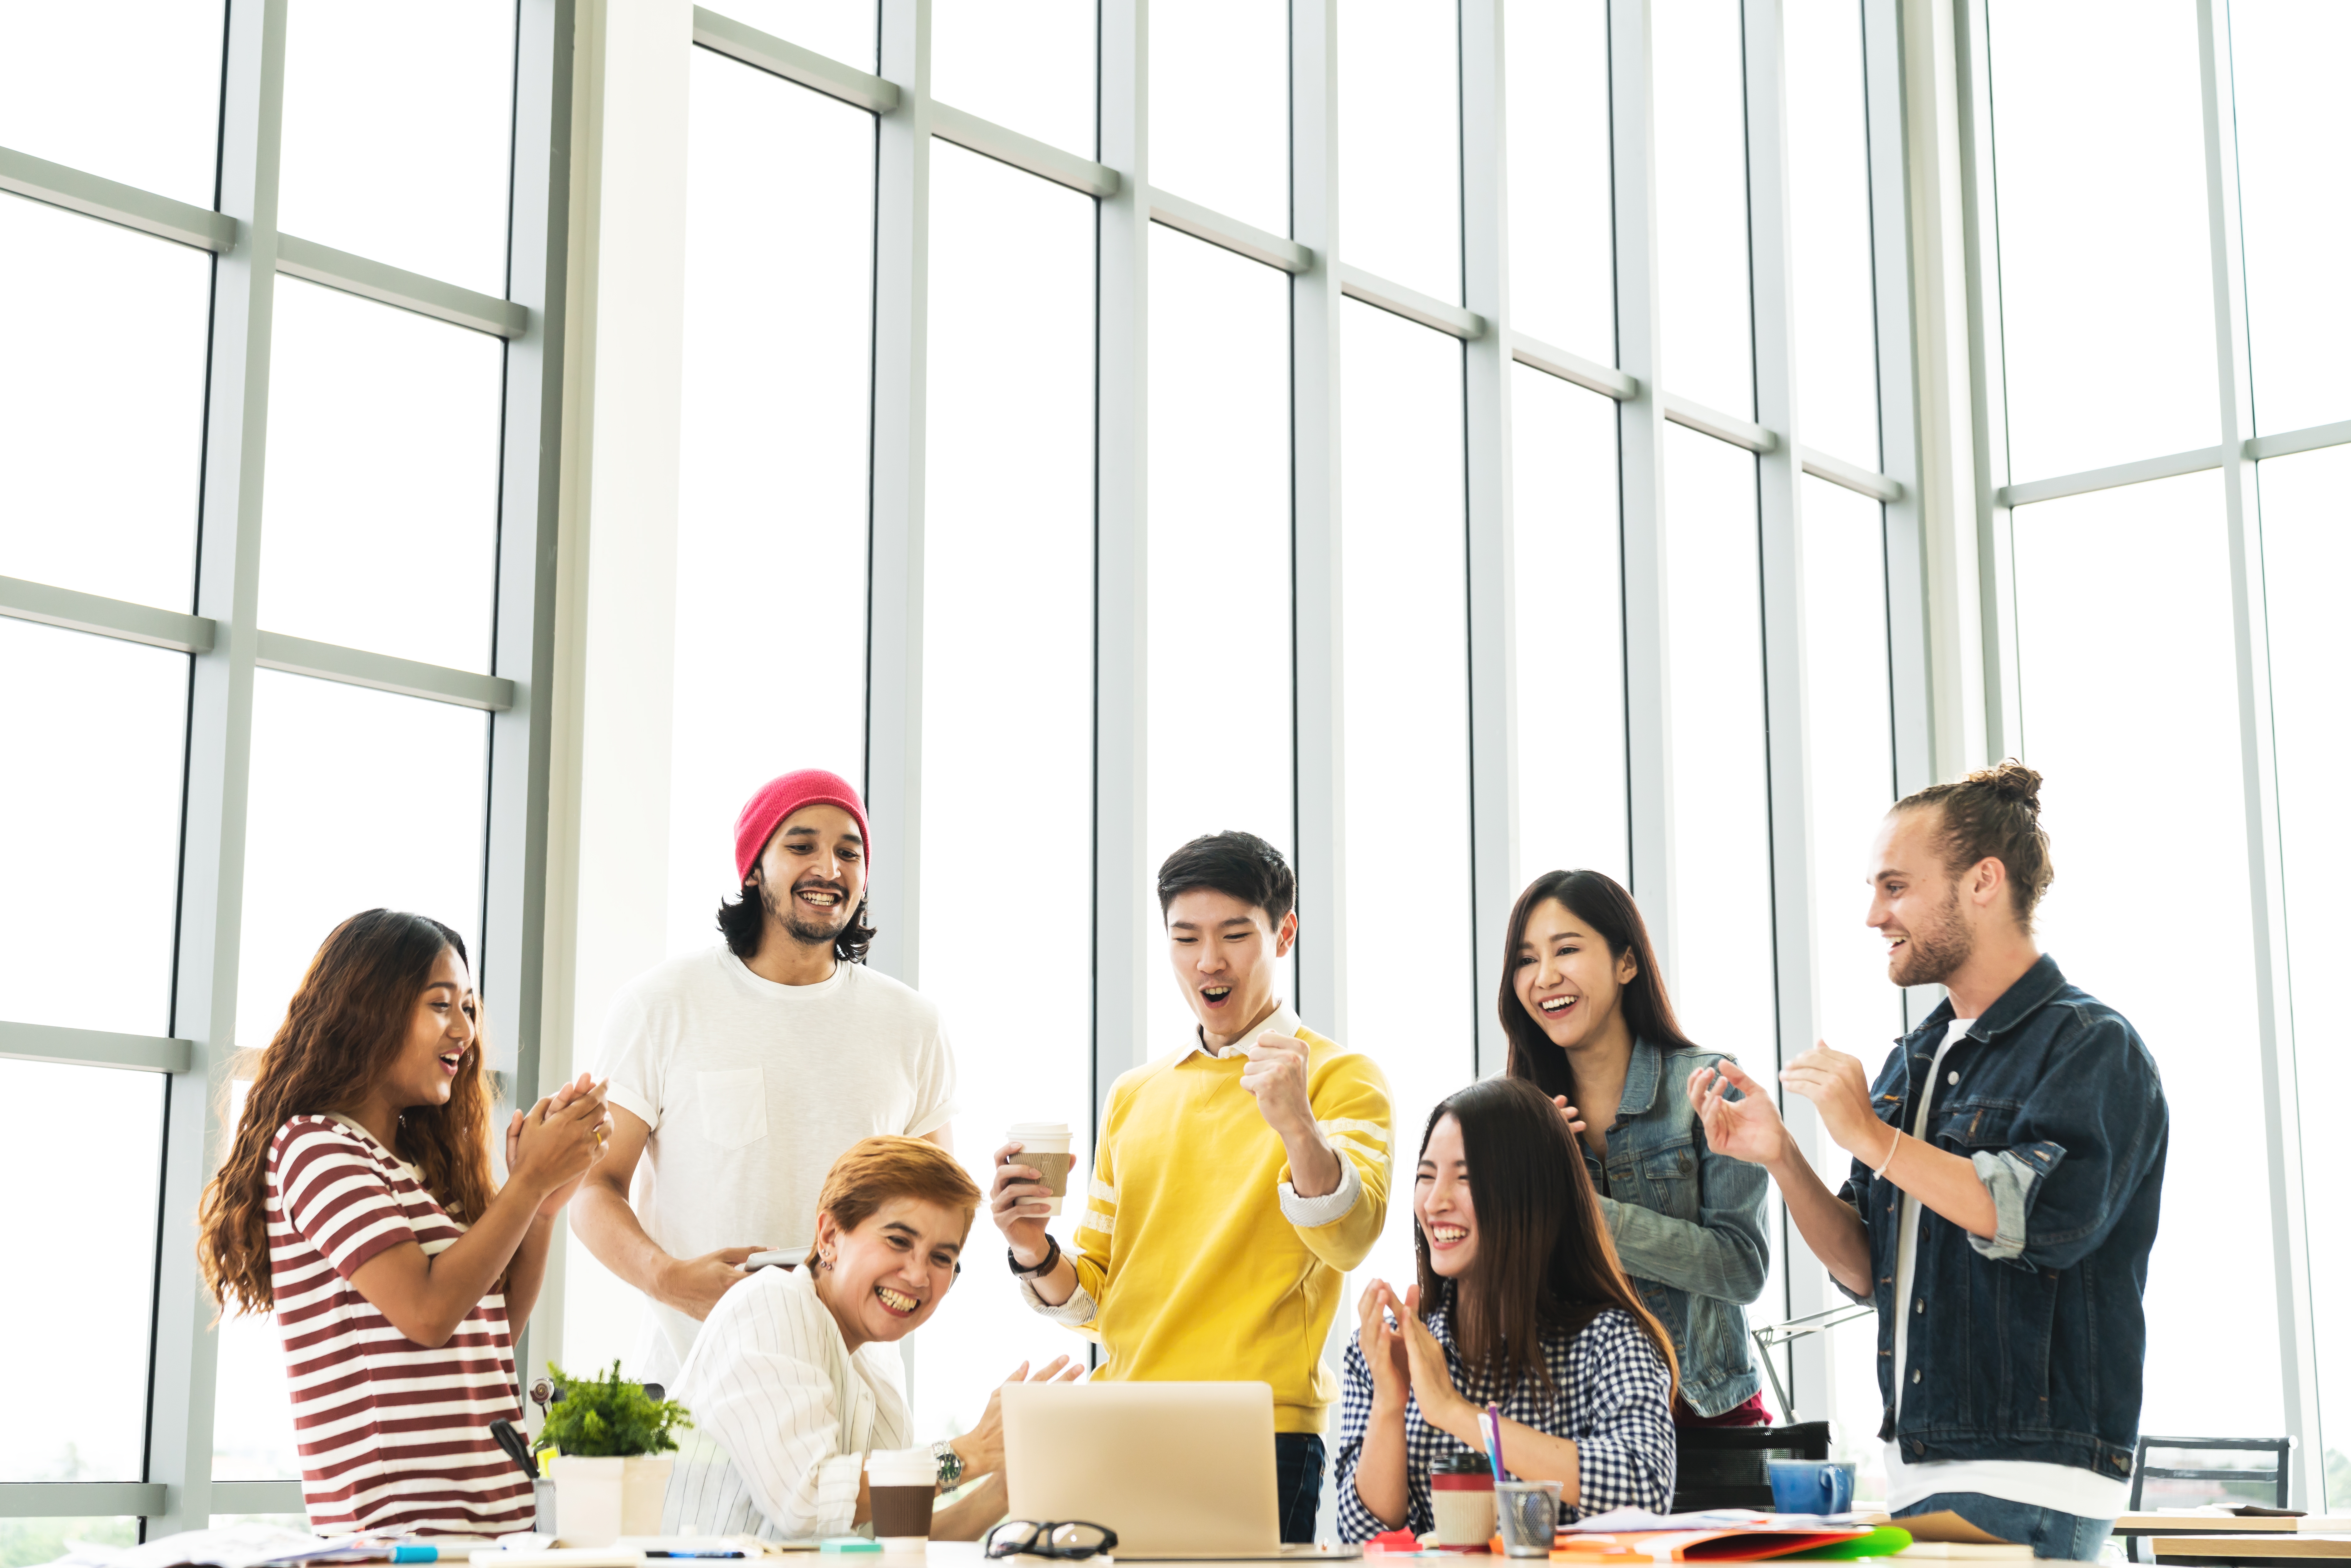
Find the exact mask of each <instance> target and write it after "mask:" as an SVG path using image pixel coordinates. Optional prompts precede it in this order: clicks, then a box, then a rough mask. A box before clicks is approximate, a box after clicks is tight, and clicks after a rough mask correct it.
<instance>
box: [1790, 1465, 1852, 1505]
mask: <svg viewBox="0 0 2351 1568" xmlns="http://www.w3.org/2000/svg"><path fill="white" fill-rule="evenodd" d="M1853 1477H1854V1467H1853V1465H1852V1463H1851V1462H1850V1461H1845V1460H1838V1459H1773V1460H1772V1461H1771V1507H1772V1508H1773V1509H1774V1510H1775V1511H1778V1512H1781V1513H1845V1512H1848V1511H1851V1510H1852V1508H1853Z"/></svg>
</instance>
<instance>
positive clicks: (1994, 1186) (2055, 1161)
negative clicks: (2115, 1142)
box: [1967, 1143, 2065, 1263]
mask: <svg viewBox="0 0 2351 1568" xmlns="http://www.w3.org/2000/svg"><path fill="white" fill-rule="evenodd" d="M2064 1158H2065V1151H2064V1149H2062V1148H2060V1147H2058V1146H2057V1145H2055V1144H2049V1143H2041V1144H2026V1145H2023V1146H2022V1148H2015V1149H2002V1150H2001V1151H1999V1152H1998V1153H1997V1154H1995V1153H1993V1152H1992V1151H1991V1150H1989V1149H1979V1150H1977V1151H1976V1153H1975V1156H1974V1165H1975V1167H1976V1179H1977V1180H1979V1181H1980V1182H1982V1183H1983V1184H1984V1190H1985V1191H1987V1192H1989V1193H1991V1202H1992V1208H1993V1211H1994V1214H1995V1216H1996V1223H1995V1226H1994V1231H1995V1234H1994V1235H1993V1237H1992V1239H1991V1240H1989V1241H1987V1240H1985V1239H1983V1238H1982V1237H1980V1236H1978V1235H1976V1234H1975V1233H1974V1232H1973V1231H1970V1232H1968V1233H1967V1237H1968V1245H1969V1246H1970V1247H1972V1248H1974V1249H1976V1251H1977V1252H1978V1253H1979V1254H1980V1255H1981V1256H1983V1257H1986V1258H1989V1259H1991V1260H1993V1261H1994V1262H1996V1263H2012V1262H2015V1261H2017V1260H2019V1259H2021V1258H2022V1257H2023V1256H2024V1243H2025V1229H2024V1225H2025V1219H2026V1217H2027V1216H2029V1215H2031V1214H2032V1200H2033V1198H2034V1197H2037V1196H2038V1195H2039V1193H2040V1191H2041V1184H2042V1183H2043V1181H2045V1180H2047V1179H2048V1176H2049V1174H2050V1173H2051V1172H2052V1171H2053V1170H2055V1169H2056V1168H2057V1166H2058V1165H2059V1164H2060V1163H2061V1162H2063V1161H2064Z"/></svg>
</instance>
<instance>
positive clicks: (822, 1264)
mask: <svg viewBox="0 0 2351 1568" xmlns="http://www.w3.org/2000/svg"><path fill="white" fill-rule="evenodd" d="M817 1266H818V1267H819V1268H820V1269H822V1270H824V1271H825V1272H826V1273H828V1274H830V1273H831V1272H832V1254H831V1253H830V1252H825V1253H821V1254H820V1255H819V1256H818V1258H817Z"/></svg>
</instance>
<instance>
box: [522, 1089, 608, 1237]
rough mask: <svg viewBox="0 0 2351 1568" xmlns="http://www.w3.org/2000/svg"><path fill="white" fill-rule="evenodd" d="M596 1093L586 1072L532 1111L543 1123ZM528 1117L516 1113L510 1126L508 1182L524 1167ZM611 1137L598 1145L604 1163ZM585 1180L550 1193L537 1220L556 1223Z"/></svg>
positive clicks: (599, 1154)
mask: <svg viewBox="0 0 2351 1568" xmlns="http://www.w3.org/2000/svg"><path fill="white" fill-rule="evenodd" d="M594 1092H596V1083H595V1080H594V1079H592V1078H591V1077H590V1076H589V1075H588V1074H587V1073H585V1072H583V1073H581V1074H580V1076H579V1077H577V1078H575V1079H573V1080H572V1081H571V1082H569V1083H565V1084H562V1085H559V1087H558V1088H557V1089H556V1091H555V1092H554V1093H553V1094H551V1095H549V1096H548V1097H547V1098H546V1099H543V1100H541V1101H540V1102H539V1103H538V1105H536V1106H534V1107H533V1109H534V1110H536V1111H538V1113H540V1116H541V1120H544V1119H545V1113H547V1112H549V1111H560V1110H562V1109H563V1108H564V1107H565V1106H567V1105H569V1104H570V1103H572V1102H573V1101H575V1100H577V1099H579V1098H580V1096H581V1095H582V1094H590V1093H594ZM527 1115H528V1113H526V1112H524V1111H522V1110H519V1109H517V1111H516V1112H515V1113H514V1117H513V1119H512V1120H511V1121H509V1122H508V1123H507V1177H508V1178H509V1179H511V1178H512V1177H513V1176H514V1172H515V1167H516V1166H518V1165H520V1164H521V1163H522V1128H523V1122H524V1119H525V1117H526V1116H527ZM606 1120H607V1124H608V1125H609V1123H610V1116H609V1114H608V1115H607V1118H606ZM610 1136H611V1134H610V1133H609V1132H608V1133H607V1134H606V1136H605V1137H604V1138H601V1139H599V1140H598V1141H597V1145H596V1158H597V1159H600V1160H601V1159H602V1158H603V1157H604V1146H605V1144H606V1143H607V1142H608V1141H609V1140H610ZM590 1164H591V1165H592V1164H593V1162H592V1161H591V1162H590ZM586 1177H587V1173H586V1172H584V1171H583V1172H581V1173H580V1177H579V1178H577V1179H575V1180H573V1181H571V1182H569V1184H567V1185H565V1186H559V1187H557V1188H556V1189H555V1190H554V1191H553V1192H551V1193H549V1194H548V1195H547V1197H546V1198H545V1199H544V1200H543V1201H542V1202H541V1203H540V1204H539V1206H538V1214H537V1216H536V1218H540V1219H553V1218H555V1217H556V1216H557V1215H558V1214H559V1213H561V1212H562V1211H563V1206H564V1205H565V1204H567V1203H569V1202H570V1201H571V1197H572V1194H574V1193H576V1192H578V1191H579V1190H580V1181H583V1180H585V1179H586Z"/></svg>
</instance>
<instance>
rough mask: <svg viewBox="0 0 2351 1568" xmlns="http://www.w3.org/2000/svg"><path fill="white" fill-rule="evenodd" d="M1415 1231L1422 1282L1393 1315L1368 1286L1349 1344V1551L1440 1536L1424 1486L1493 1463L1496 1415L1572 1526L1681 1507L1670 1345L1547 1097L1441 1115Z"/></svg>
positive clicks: (1533, 1095) (1479, 1097)
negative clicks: (1437, 1473) (1494, 1412)
mask: <svg viewBox="0 0 2351 1568" xmlns="http://www.w3.org/2000/svg"><path fill="white" fill-rule="evenodd" d="M1473 1184H1474V1186H1475V1189H1476V1194H1477V1197H1476V1200H1475V1201H1474V1202H1473V1201H1472V1199H1471V1196H1470V1195H1471V1190H1472V1186H1473ZM1413 1219H1414V1222H1415V1224H1414V1237H1413V1244H1414V1248H1415V1249H1416V1251H1417V1253H1418V1254H1419V1259H1420V1281H1419V1283H1418V1284H1417V1285H1415V1286H1414V1287H1412V1288H1411V1289H1410V1290H1408V1291H1405V1297H1404V1300H1403V1301H1398V1300H1397V1299H1396V1295H1395V1291H1394V1290H1393V1289H1392V1288H1390V1286H1389V1285H1388V1284H1387V1282H1386V1281H1381V1280H1374V1281H1372V1284H1371V1287H1370V1288H1369V1289H1368V1290H1366V1291H1364V1296H1363V1301H1362V1302H1361V1304H1360V1307H1359V1309H1358V1313H1359V1320H1360V1326H1359V1327H1358V1328H1357V1330H1356V1333H1355V1339H1354V1343H1353V1344H1351V1345H1349V1346H1348V1347H1347V1364H1346V1385H1347V1386H1346V1400H1345V1405H1344V1406H1343V1413H1342V1415H1341V1417H1340V1427H1339V1455H1338V1480H1339V1534H1340V1537H1341V1539H1343V1540H1346V1541H1366V1540H1369V1539H1370V1538H1371V1537H1373V1536H1374V1535H1376V1534H1378V1533H1380V1532H1381V1531H1385V1530H1396V1529H1405V1530H1410V1531H1413V1532H1414V1533H1416V1534H1419V1533H1424V1532H1426V1531H1429V1530H1432V1529H1434V1528H1435V1522H1436V1521H1435V1519H1434V1516H1433V1515H1432V1513H1431V1512H1430V1508H1429V1500H1428V1477H1429V1472H1430V1471H1431V1470H1432V1469H1435V1468H1436V1467H1437V1465H1438V1464H1440V1463H1442V1462H1443V1461H1444V1460H1445V1459H1447V1458H1450V1457H1451V1456H1453V1455H1455V1454H1458V1453H1460V1452H1462V1451H1463V1450H1465V1449H1467V1450H1469V1451H1472V1452H1477V1453H1483V1452H1484V1449H1485V1437H1484V1436H1483V1434H1482V1432H1481V1431H1480V1430H1479V1424H1480V1421H1481V1418H1482V1416H1483V1415H1484V1411H1485V1407H1486V1405H1487V1404H1488V1402H1489V1401H1491V1402H1492V1403H1494V1404H1496V1405H1498V1406H1499V1407H1500V1410H1501V1414H1502V1417H1503V1420H1502V1458H1503V1459H1504V1461H1505V1462H1506V1464H1507V1465H1508V1467H1509V1470H1510V1475H1511V1476H1513V1477H1514V1478H1516V1479H1520V1480H1556V1481H1558V1482H1559V1483H1560V1500H1561V1507H1562V1516H1563V1517H1564V1518H1569V1519H1580V1518H1583V1517H1584V1516H1585V1515H1587V1514H1593V1513H1599V1512H1602V1511H1605V1510H1608V1509H1612V1508H1625V1507H1634V1508H1645V1509H1651V1510H1655V1511H1659V1512H1663V1511H1665V1510H1666V1509H1667V1507H1668V1506H1670V1504H1671V1501H1672V1498H1673V1490H1674V1418H1673V1401H1674V1381H1675V1374H1674V1353H1673V1347H1672V1345H1671V1343H1669V1342H1668V1341H1667V1338H1666V1334H1665V1331H1664V1330H1663V1329H1662V1328H1660V1327H1659V1326H1658V1323H1657V1321H1656V1319H1655V1318H1653V1317H1651V1316H1650V1315H1649V1314H1648V1312H1646V1310H1644V1309H1643V1307H1642V1306H1641V1302H1640V1298H1639V1296H1638V1295H1636V1294H1635V1291H1634V1290H1633V1286H1632V1284H1631V1282H1630V1281H1627V1280H1626V1279H1625V1273H1624V1270H1621V1269H1619V1268H1618V1267H1617V1265H1616V1258H1615V1254H1614V1252H1613V1251H1612V1250H1611V1249H1610V1248H1609V1245H1608V1241H1607V1232H1606V1230H1605V1228H1604V1227H1603V1226H1602V1224H1601V1219H1600V1211H1599V1206H1598V1205H1597V1203H1595V1202H1594V1200H1593V1192H1592V1182H1591V1178H1590V1176H1588V1175H1586V1174H1585V1171H1584V1168H1583V1159H1582V1157H1581V1156H1580V1155H1578V1154H1577V1152H1576V1150H1575V1148H1574V1146H1573V1144H1572V1142H1571V1141H1570V1137H1569V1134H1568V1132H1567V1129H1566V1127H1565V1126H1564V1125H1563V1124H1562V1122H1561V1121H1560V1117H1559V1112H1558V1110H1557V1109H1556V1108H1555V1107H1554V1106H1553V1105H1552V1103H1551V1101H1550V1099H1549V1098H1547V1097H1546V1096H1545V1095H1544V1094H1543V1093H1542V1092H1541V1090H1539V1089H1537V1088H1535V1087H1534V1085H1532V1084H1531V1083H1529V1082H1526V1081H1525V1080H1523V1079H1512V1078H1491V1079H1487V1080H1485V1081H1483V1082H1478V1083H1473V1084H1471V1085H1470V1086H1469V1087H1468V1088H1467V1089H1464V1090H1462V1091H1461V1092H1459V1093H1458V1094H1455V1095H1453V1096H1452V1097H1451V1098H1450V1099H1447V1100H1446V1101H1445V1102H1444V1103H1442V1104H1440V1105H1438V1106H1437V1109H1436V1110H1435V1111H1434V1112H1432V1113H1430V1115H1429V1119H1428V1129H1427V1131H1426V1134H1424V1135H1423V1137H1422V1140H1421V1150H1420V1166H1419V1169H1418V1172H1417V1174H1416V1176H1415V1178H1414V1182H1413ZM1424 1304H1425V1310H1424Z"/></svg>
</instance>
